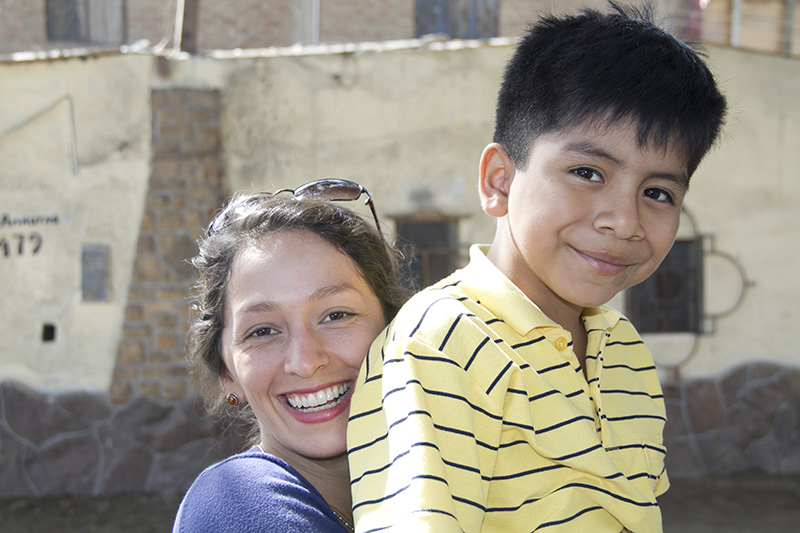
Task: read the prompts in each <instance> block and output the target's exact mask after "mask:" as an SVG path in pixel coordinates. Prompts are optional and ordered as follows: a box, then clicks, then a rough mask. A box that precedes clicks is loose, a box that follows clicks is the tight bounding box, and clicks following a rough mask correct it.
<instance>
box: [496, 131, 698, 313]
mask: <svg viewBox="0 0 800 533" xmlns="http://www.w3.org/2000/svg"><path fill="white" fill-rule="evenodd" d="M492 146H495V147H496V151H495V153H494V154H492V153H490V152H491V151H492V150H491V148H492ZM504 157H505V158H506V160H505V161H502V160H503V158H504ZM493 159H494V164H493V162H492V161H493ZM497 163H499V165H498V164H497ZM506 169H513V166H512V164H511V162H510V160H508V159H507V153H506V152H505V150H504V149H503V148H502V147H501V146H499V145H490V147H488V148H487V150H486V151H485V152H484V158H483V159H482V161H481V175H482V178H481V179H482V183H481V199H482V203H483V206H484V209H485V210H486V211H487V213H489V214H490V215H492V216H495V217H497V218H498V219H499V220H498V228H497V235H496V237H495V241H494V243H493V244H492V248H491V250H490V252H489V258H490V259H491V260H492V261H493V262H494V263H495V264H496V265H497V266H498V267H499V268H500V270H502V271H503V272H504V273H505V274H506V275H507V276H508V277H509V278H510V279H511V280H512V281H513V282H514V283H515V284H516V285H517V286H518V287H519V288H520V289H522V290H523V292H525V294H526V295H527V296H528V297H529V298H531V299H532V300H533V301H534V302H535V303H536V304H537V305H538V306H539V307H540V308H542V310H543V311H544V312H545V313H547V314H548V315H549V316H550V317H551V318H553V319H555V320H558V318H559V317H563V316H570V315H571V313H573V312H574V311H578V312H580V311H582V309H583V308H585V307H593V306H597V305H601V304H604V303H606V302H608V301H609V300H610V299H611V298H612V297H613V296H614V295H615V294H617V293H618V292H619V291H621V290H623V289H626V288H628V287H631V286H633V285H635V284H637V283H639V282H641V281H643V280H644V279H645V278H647V277H648V276H649V275H650V274H652V273H653V271H654V270H655V269H656V268H657V267H658V265H659V264H660V263H661V260H662V259H663V258H664V256H665V255H666V254H667V252H668V251H669V249H670V247H671V246H672V243H673V241H674V239H675V234H676V232H677V229H678V223H679V220H680V212H681V205H682V203H683V198H684V195H685V193H686V188H687V184H688V177H687V161H686V156H685V155H684V153H683V151H682V150H678V149H676V148H674V147H669V148H668V149H666V150H664V149H663V148H652V147H649V146H645V147H644V148H642V147H640V146H639V145H638V143H637V140H636V128H635V126H632V125H629V124H627V123H621V124H618V125H614V126H611V127H594V126H586V125H582V126H577V127H574V128H570V129H567V130H561V131H558V132H552V133H548V134H545V135H542V136H540V137H538V138H537V139H536V142H535V143H534V145H533V149H532V151H531V155H530V159H529V163H528V167H527V168H526V169H525V170H518V169H517V170H512V171H511V172H508V171H507V170H506ZM564 312H566V313H568V314H567V315H563V314H562V313H564Z"/></svg>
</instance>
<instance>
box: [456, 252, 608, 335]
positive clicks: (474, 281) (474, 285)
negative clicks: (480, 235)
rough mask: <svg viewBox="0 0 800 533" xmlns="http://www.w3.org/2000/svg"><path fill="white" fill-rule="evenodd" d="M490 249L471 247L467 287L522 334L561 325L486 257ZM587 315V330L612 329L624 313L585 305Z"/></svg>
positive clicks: (482, 302)
mask: <svg viewBox="0 0 800 533" xmlns="http://www.w3.org/2000/svg"><path fill="white" fill-rule="evenodd" d="M488 250H489V245H487V244H475V245H472V246H471V247H470V249H469V258H470V262H469V265H468V266H467V267H466V268H464V270H463V271H462V272H463V275H464V281H465V282H466V283H465V285H466V287H464V288H466V289H467V290H469V292H471V293H472V295H473V296H474V297H475V298H476V299H477V300H478V301H479V302H480V303H481V304H482V305H483V306H485V307H486V308H488V309H489V310H491V311H492V312H493V313H494V314H495V315H497V317H498V318H500V319H502V320H503V321H504V322H505V323H506V324H508V325H509V326H511V327H512V328H514V330H515V331H516V332H517V333H519V334H521V335H527V334H529V333H530V332H531V331H532V330H533V329H535V328H541V327H557V328H560V327H561V326H560V325H559V324H557V323H556V322H554V321H553V320H551V319H550V318H549V317H548V316H547V315H545V314H544V312H542V310H541V309H539V307H538V306H537V305H536V304H535V303H533V302H532V301H531V300H529V299H528V297H527V296H525V293H523V292H522V291H521V290H520V289H519V287H517V286H516V285H514V283H513V282H512V281H511V280H510V279H508V278H507V277H506V275H505V274H503V273H502V272H501V271H500V269H498V268H497V267H496V266H495V265H494V264H493V263H492V262H491V261H489V258H488V257H486V252H487V251H488ZM583 317H584V321H585V324H586V329H587V330H590V329H602V330H609V329H611V328H613V327H614V326H615V325H616V324H617V322H619V320H620V319H621V318H622V315H621V314H620V313H618V312H617V311H615V310H613V309H611V308H610V307H608V306H602V307H592V308H587V309H585V310H584V312H583Z"/></svg>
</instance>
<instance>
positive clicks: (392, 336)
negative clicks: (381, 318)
mask: <svg viewBox="0 0 800 533" xmlns="http://www.w3.org/2000/svg"><path fill="white" fill-rule="evenodd" d="M429 310H430V309H429ZM417 316H418V315H417ZM436 316H437V317H441V320H443V321H444V323H440V322H441V321H440V320H439V319H437V320H436V321H435V322H436V323H435V326H434V327H428V328H427V329H419V327H418V325H417V324H416V322H418V319H417V318H415V314H414V313H409V314H407V315H406V318H404V317H403V316H402V312H401V315H400V316H398V318H397V319H396V321H395V322H394V323H393V324H392V325H391V326H390V327H389V329H388V330H387V332H386V334H385V336H384V337H379V338H378V339H376V341H375V343H373V346H372V348H371V350H370V353H369V355H368V358H367V361H366V363H365V365H363V366H362V371H361V374H360V376H359V381H358V384H357V386H356V391H355V394H354V397H353V400H352V404H351V418H350V423H349V425H348V448H349V461H350V469H351V488H352V492H353V505H354V516H355V520H356V527H357V531H375V530H385V529H389V530H391V531H415V532H419V531H436V532H450V531H454V532H459V531H480V525H481V522H482V520H483V515H484V510H485V506H486V501H487V493H488V490H489V479H491V472H492V469H493V465H494V461H495V455H496V451H497V446H498V442H499V438H500V432H501V423H502V413H501V411H500V409H499V408H498V406H497V405H496V404H495V403H494V401H493V400H492V399H491V398H490V397H489V396H488V395H487V394H486V390H485V384H481V383H478V382H476V381H475V380H474V379H473V378H472V376H471V375H470V374H469V373H468V371H467V370H465V368H464V366H465V365H464V361H466V360H468V358H469V356H470V354H471V353H472V352H474V350H476V349H480V346H481V345H482V343H483V344H485V342H484V341H483V340H482V339H485V334H484V333H482V332H480V331H476V335H475V336H470V335H465V334H464V331H465V329H466V330H470V328H463V327H461V328H460V330H459V331H460V334H459V335H458V336H457V338H452V337H448V335H447V333H448V331H450V330H451V329H452V325H453V322H454V321H456V320H459V318H458V314H457V313H456V312H455V311H453V310H449V311H448V310H446V309H439V310H438V312H437V313H436ZM404 321H406V322H408V323H407V324H406V323H404ZM406 330H413V336H412V335H410V334H406V333H405V331H406ZM453 337H456V336H453ZM445 346H446V351H447V353H445V351H444V348H445Z"/></svg>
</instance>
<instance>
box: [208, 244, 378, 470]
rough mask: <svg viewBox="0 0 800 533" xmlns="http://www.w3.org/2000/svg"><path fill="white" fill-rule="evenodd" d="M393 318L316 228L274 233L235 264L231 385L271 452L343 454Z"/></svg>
mask: <svg viewBox="0 0 800 533" xmlns="http://www.w3.org/2000/svg"><path fill="white" fill-rule="evenodd" d="M385 325H386V320H385V319H384V316H383V311H382V309H381V305H380V302H379V300H378V298H377V296H375V293H374V291H373V290H372V289H371V287H370V286H369V285H368V284H367V282H366V281H364V279H362V277H361V276H360V275H359V273H358V270H357V269H356V266H355V264H354V263H353V261H352V259H350V258H349V257H348V256H347V255H345V254H344V253H342V252H340V251H339V250H337V249H336V248H335V247H333V246H332V245H331V244H329V243H327V242H326V241H324V240H323V239H322V238H320V237H319V236H317V235H315V234H314V233H311V232H308V231H304V230H291V231H280V232H277V233H271V234H268V235H266V236H264V237H262V238H261V239H260V240H259V241H257V242H256V243H254V244H252V245H249V246H248V247H246V248H244V249H242V250H241V251H240V252H239V253H238V254H237V256H236V257H235V258H234V261H233V264H232V268H231V275H230V280H229V282H228V288H227V300H226V305H225V328H224V329H223V331H222V355H223V359H224V361H225V366H226V367H227V369H228V375H226V376H223V378H222V385H223V387H224V389H223V390H224V391H225V393H226V394H227V393H229V392H234V393H235V394H236V395H237V396H239V398H240V399H241V400H247V401H248V402H249V403H250V407H251V408H252V409H253V412H254V414H255V416H256V418H257V419H258V423H259V428H260V431H261V445H262V447H263V448H264V450H265V451H267V452H270V453H273V454H275V455H277V456H279V457H281V458H283V459H284V460H287V461H288V462H289V463H292V462H293V461H292V459H293V458H295V457H303V458H310V459H324V458H330V457H336V456H339V455H342V454H344V453H345V451H346V443H345V431H346V425H347V416H348V412H349V410H350V396H351V394H352V390H353V386H354V384H355V380H356V377H357V376H358V371H359V367H360V366H361V362H362V360H363V359H364V356H365V355H366V353H367V351H368V350H369V346H370V344H371V343H372V341H373V339H375V337H376V336H377V335H378V333H380V331H381V330H382V329H383V327H384V326H385Z"/></svg>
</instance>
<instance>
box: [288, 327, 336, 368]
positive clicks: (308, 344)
mask: <svg viewBox="0 0 800 533" xmlns="http://www.w3.org/2000/svg"><path fill="white" fill-rule="evenodd" d="M328 360H329V357H328V351H327V349H326V346H325V345H324V343H322V342H320V339H319V338H317V336H316V335H315V334H314V333H313V332H311V331H302V332H297V333H296V334H294V335H293V336H292V339H291V340H290V342H289V344H288V346H287V347H286V351H285V352H284V363H283V366H284V371H285V372H286V373H287V374H294V375H297V376H300V377H304V378H305V377H311V376H313V375H314V373H315V372H316V371H317V370H319V369H320V368H323V367H325V366H326V365H327V364H328Z"/></svg>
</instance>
